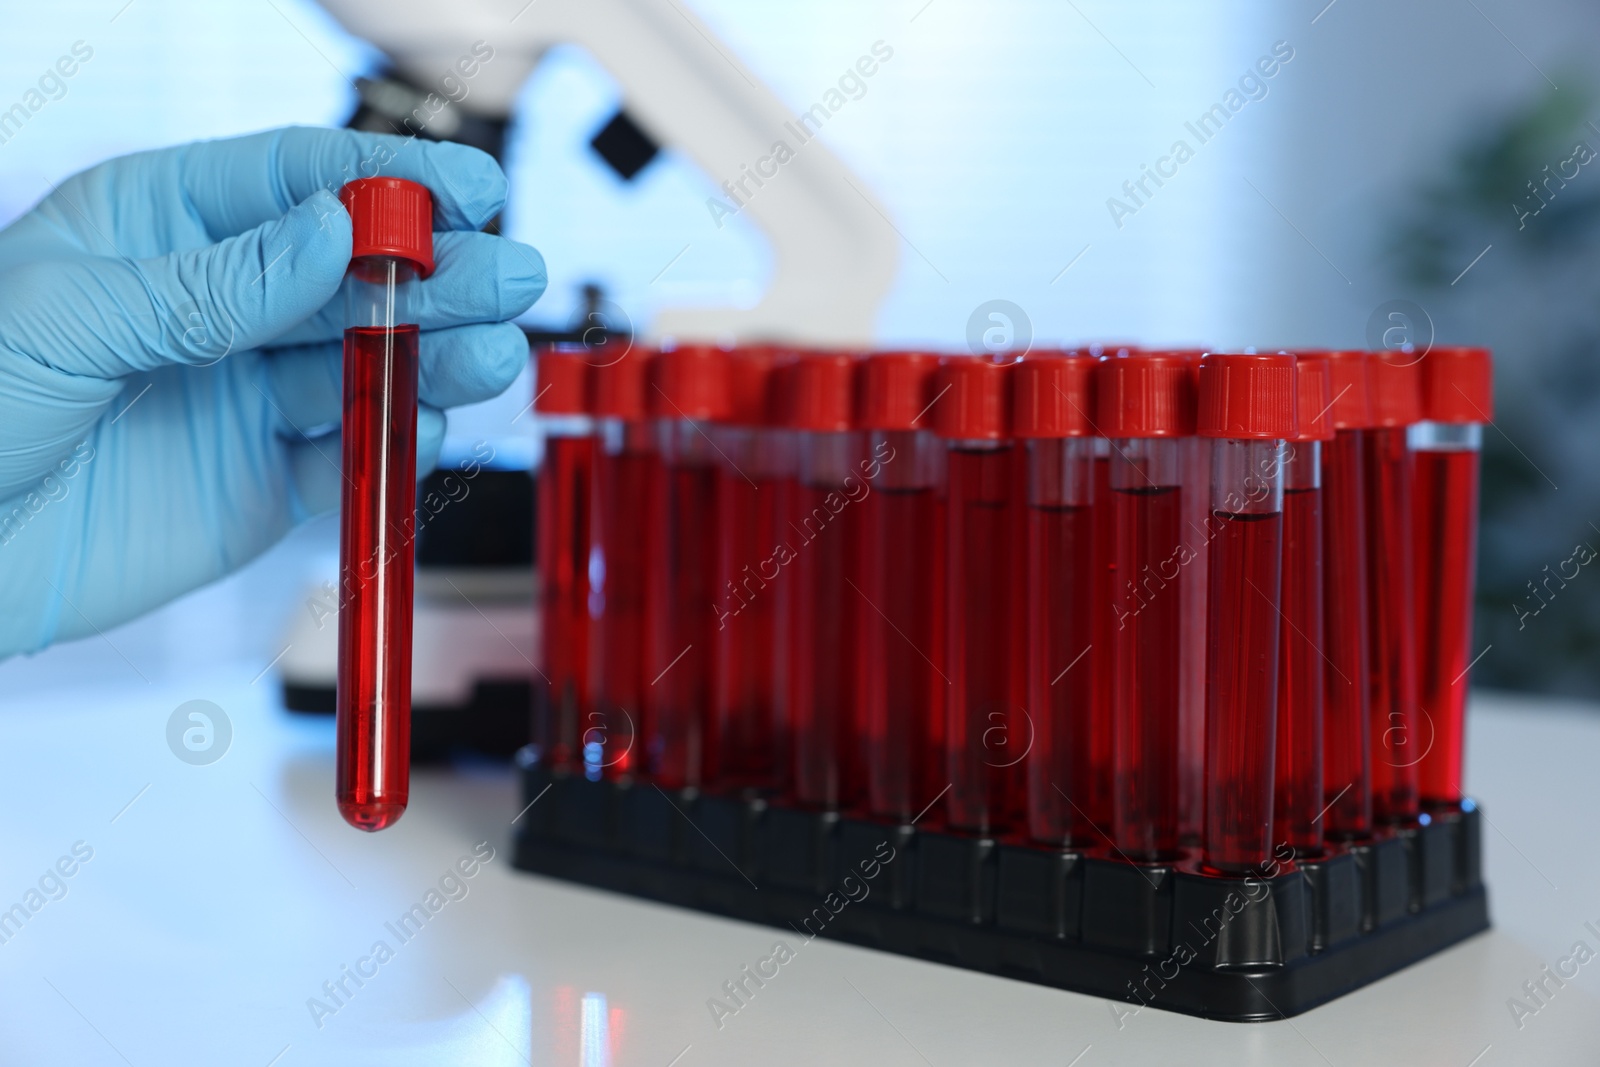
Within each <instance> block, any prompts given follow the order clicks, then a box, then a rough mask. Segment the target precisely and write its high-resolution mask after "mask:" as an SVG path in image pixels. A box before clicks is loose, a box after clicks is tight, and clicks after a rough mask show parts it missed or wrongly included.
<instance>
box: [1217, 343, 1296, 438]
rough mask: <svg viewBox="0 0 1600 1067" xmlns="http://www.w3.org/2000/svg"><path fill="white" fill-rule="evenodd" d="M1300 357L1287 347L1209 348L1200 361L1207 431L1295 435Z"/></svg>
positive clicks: (1256, 435) (1228, 434) (1236, 434)
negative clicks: (1278, 349)
mask: <svg viewBox="0 0 1600 1067" xmlns="http://www.w3.org/2000/svg"><path fill="white" fill-rule="evenodd" d="M1295 393H1296V389H1295V368H1294V357H1293V356H1291V355H1289V353H1287V352H1250V353H1245V352H1208V353H1206V356H1205V358H1204V359H1202V360H1201V361H1200V414H1199V417H1198V419H1197V420H1196V432H1197V433H1198V434H1200V436H1201V437H1227V438H1245V439H1250V440H1260V441H1271V440H1277V439H1281V438H1290V437H1294V436H1295V434H1296V431H1297V427H1296V424H1295Z"/></svg>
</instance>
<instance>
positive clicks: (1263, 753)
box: [1198, 353, 1296, 874]
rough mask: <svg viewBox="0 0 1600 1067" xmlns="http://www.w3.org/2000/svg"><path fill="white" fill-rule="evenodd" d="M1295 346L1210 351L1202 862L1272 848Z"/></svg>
mask: <svg viewBox="0 0 1600 1067" xmlns="http://www.w3.org/2000/svg"><path fill="white" fill-rule="evenodd" d="M1295 426H1296V422H1295V363H1294V357H1293V356H1291V355H1287V354H1284V353H1279V354H1265V353H1263V354H1249V355H1246V354H1217V353H1210V354H1207V355H1206V357H1205V359H1204V360H1203V361H1202V363H1201V367H1200V417H1199V421H1198V428H1199V432H1200V433H1201V435H1203V436H1205V437H1210V438H1213V439H1214V440H1215V443H1214V444H1213V446H1212V452H1211V518H1212V523H1213V528H1214V529H1215V531H1216V534H1215V537H1214V539H1213V541H1212V545H1211V589H1210V596H1209V597H1208V598H1207V601H1208V603H1207V616H1208V618H1207V629H1208V631H1209V632H1210V634H1211V641H1210V648H1211V653H1210V655H1209V657H1208V659H1207V671H1206V764H1205V766H1206V816H1205V832H1204V835H1203V837H1202V840H1201V869H1202V870H1203V871H1206V872H1207V873H1215V874H1247V873H1249V872H1251V871H1253V870H1259V869H1260V868H1261V867H1262V865H1264V864H1266V863H1267V862H1268V860H1270V859H1271V858H1272V853H1273V847H1274V844H1275V838H1274V836H1273V777H1274V775H1273V763H1274V758H1275V747H1276V730H1277V712H1278V655H1279V650H1278V631H1279V620H1280V617H1281V616H1280V612H1281V610H1282V609H1281V576H1282V564H1283V452H1284V445H1283V442H1284V439H1285V438H1288V437H1293V436H1295Z"/></svg>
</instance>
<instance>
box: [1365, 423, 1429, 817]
mask: <svg viewBox="0 0 1600 1067" xmlns="http://www.w3.org/2000/svg"><path fill="white" fill-rule="evenodd" d="M1365 433H1366V435H1367V457H1366V458H1367V469H1366V475H1367V627H1368V629H1367V648H1368V655H1369V662H1368V666H1367V669H1368V709H1367V714H1368V718H1369V722H1370V724H1371V733H1372V815H1373V818H1374V819H1375V820H1377V821H1379V822H1387V823H1407V822H1410V821H1412V820H1414V819H1416V817H1417V814H1418V811H1419V810H1420V809H1419V796H1418V791H1419V790H1418V786H1419V777H1420V776H1419V774H1418V770H1417V765H1418V763H1419V762H1420V760H1421V758H1422V752H1423V750H1424V749H1425V748H1426V746H1427V741H1428V739H1427V737H1426V735H1425V734H1424V733H1419V723H1418V721H1417V720H1418V715H1417V625H1416V599H1415V598H1416V586H1415V581H1416V571H1415V561H1414V559H1413V553H1414V552H1415V543H1414V538H1415V536H1416V534H1415V531H1414V530H1413V517H1414V516H1413V506H1414V505H1413V500H1412V485H1413V481H1412V479H1413V473H1414V472H1413V470H1412V457H1411V451H1410V448H1409V447H1408V446H1407V443H1406V429H1405V427H1385V428H1380V429H1372V430H1367V431H1365Z"/></svg>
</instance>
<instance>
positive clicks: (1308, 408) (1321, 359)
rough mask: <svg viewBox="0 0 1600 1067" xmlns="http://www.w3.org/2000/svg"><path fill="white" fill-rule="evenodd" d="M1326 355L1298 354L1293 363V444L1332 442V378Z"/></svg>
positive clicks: (1320, 353)
mask: <svg viewBox="0 0 1600 1067" xmlns="http://www.w3.org/2000/svg"><path fill="white" fill-rule="evenodd" d="M1330 362H1331V361H1330V360H1329V359H1328V354H1327V353H1326V352H1297V353H1295V360H1294V388H1295V416H1296V421H1297V422H1298V423H1299V425H1300V433H1299V434H1298V435H1297V436H1296V437H1295V438H1294V439H1295V440H1296V441H1331V440H1333V418H1332V408H1333V392H1332V390H1333V378H1332V376H1331V375H1330V373H1329V371H1328V364H1329V363H1330Z"/></svg>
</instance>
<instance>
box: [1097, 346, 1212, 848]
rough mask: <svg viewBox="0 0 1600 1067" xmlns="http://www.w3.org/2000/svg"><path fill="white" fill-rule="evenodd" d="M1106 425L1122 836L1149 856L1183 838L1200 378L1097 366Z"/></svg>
mask: <svg viewBox="0 0 1600 1067" xmlns="http://www.w3.org/2000/svg"><path fill="white" fill-rule="evenodd" d="M1096 389H1097V398H1096V407H1097V409H1098V411H1099V413H1100V418H1099V423H1100V429H1101V432H1103V433H1105V434H1107V435H1108V436H1110V437H1112V438H1113V440H1112V442H1111V469H1110V479H1109V480H1110V494H1109V506H1110V508H1111V510H1112V512H1113V524H1114V525H1113V535H1112V546H1111V559H1112V569H1113V571H1114V573H1115V580H1114V583H1113V585H1114V588H1113V590H1112V601H1111V605H1110V610H1111V613H1112V618H1113V621H1112V633H1111V644H1112V648H1111V655H1112V682H1111V718H1112V731H1113V740H1112V754H1113V772H1112V786H1111V790H1112V802H1111V828H1110V837H1111V841H1112V843H1113V844H1114V845H1115V846H1116V847H1117V848H1118V849H1119V850H1121V852H1122V853H1123V854H1125V855H1126V856H1128V857H1129V858H1130V859H1132V860H1135V861H1138V862H1158V861H1166V860H1171V859H1174V858H1176V856H1177V853H1178V848H1179V846H1180V844H1181V834H1180V820H1181V813H1180V797H1179V792H1178V786H1179V780H1180V779H1179V767H1180V759H1179V745H1180V739H1181V736H1182V733H1181V729H1180V720H1179V709H1180V707H1181V699H1182V698H1181V690H1182V679H1183V674H1182V666H1183V662H1182V655H1181V650H1182V630H1183V620H1184V611H1183V583H1182V581H1181V579H1182V572H1183V568H1184V567H1185V566H1187V565H1188V563H1190V562H1192V559H1193V550H1192V549H1190V548H1189V547H1188V546H1187V544H1186V540H1187V539H1186V538H1185V536H1184V529H1183V515H1184V508H1183V498H1184V492H1183V486H1184V473H1185V472H1184V463H1183V459H1184V452H1185V441H1184V438H1186V437H1189V436H1191V435H1192V434H1193V432H1194V415H1195V408H1194V374H1193V372H1192V370H1191V369H1190V366H1189V361H1188V359H1187V358H1186V357H1184V356H1183V355H1181V354H1176V353H1173V354H1166V353H1128V354H1119V355H1116V356H1111V357H1108V358H1107V359H1105V360H1104V361H1102V363H1101V364H1100V367H1099V369H1098V372H1097V374H1096Z"/></svg>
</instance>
